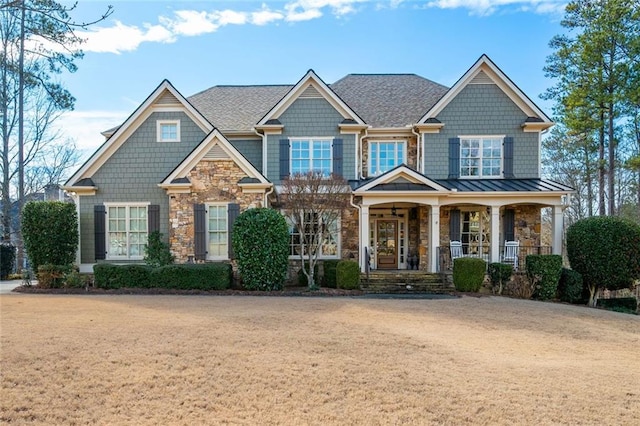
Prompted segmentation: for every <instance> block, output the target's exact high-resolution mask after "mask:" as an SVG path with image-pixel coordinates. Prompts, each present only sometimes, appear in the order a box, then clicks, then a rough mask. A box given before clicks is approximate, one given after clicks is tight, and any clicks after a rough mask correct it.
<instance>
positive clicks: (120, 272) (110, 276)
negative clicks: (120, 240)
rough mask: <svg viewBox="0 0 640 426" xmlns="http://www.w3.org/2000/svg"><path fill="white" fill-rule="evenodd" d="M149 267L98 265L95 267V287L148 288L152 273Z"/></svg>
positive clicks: (137, 265)
mask: <svg viewBox="0 0 640 426" xmlns="http://www.w3.org/2000/svg"><path fill="white" fill-rule="evenodd" d="M152 270H153V268H152V267H151V266H148V265H139V264H131V265H113V264H111V263H98V264H97V265H94V267H93V275H94V279H95V285H96V287H98V288H106V289H110V288H111V289H115V288H126V287H132V288H148V287H152V285H151V271H152Z"/></svg>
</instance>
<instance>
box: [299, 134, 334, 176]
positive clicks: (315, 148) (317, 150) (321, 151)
mask: <svg viewBox="0 0 640 426" xmlns="http://www.w3.org/2000/svg"><path fill="white" fill-rule="evenodd" d="M289 141H290V146H291V148H290V149H291V152H290V156H289V158H290V168H289V170H290V172H291V174H292V175H294V174H296V173H300V174H305V173H308V172H310V171H314V172H322V174H323V175H326V176H329V175H330V174H331V172H332V171H333V170H332V164H333V152H332V151H333V149H332V148H333V138H291V139H289Z"/></svg>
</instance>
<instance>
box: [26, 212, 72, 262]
mask: <svg viewBox="0 0 640 426" xmlns="http://www.w3.org/2000/svg"><path fill="white" fill-rule="evenodd" d="M22 233H23V236H24V246H25V249H26V251H27V256H29V260H30V261H31V267H32V269H33V270H34V271H37V270H38V267H39V266H40V265H44V264H46V263H49V264H52V265H71V264H72V263H73V261H74V260H75V257H76V250H77V248H78V215H77V214H76V206H75V204H72V203H63V202H60V201H35V202H30V203H27V205H26V206H25V207H24V212H23V215H22Z"/></svg>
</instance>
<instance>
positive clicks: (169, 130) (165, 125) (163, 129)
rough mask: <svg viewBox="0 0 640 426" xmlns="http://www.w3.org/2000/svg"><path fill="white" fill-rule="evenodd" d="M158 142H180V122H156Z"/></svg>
mask: <svg viewBox="0 0 640 426" xmlns="http://www.w3.org/2000/svg"><path fill="white" fill-rule="evenodd" d="M157 123H158V124H157V134H158V138H157V139H158V142H180V120H158V122H157Z"/></svg>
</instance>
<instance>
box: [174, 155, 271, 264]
mask: <svg viewBox="0 0 640 426" xmlns="http://www.w3.org/2000/svg"><path fill="white" fill-rule="evenodd" d="M246 176H247V175H246V173H245V172H243V171H242V169H240V167H238V165H237V164H236V163H235V162H234V161H232V160H222V161H201V162H200V163H198V164H197V165H196V167H195V168H194V169H193V170H191V172H190V174H189V180H190V181H191V183H192V189H191V193H189V194H172V195H171V196H170V199H169V228H170V229H169V244H170V247H171V252H172V253H173V254H174V255H175V256H176V261H177V262H186V261H187V260H188V258H189V256H193V255H194V249H195V248H194V224H193V205H194V204H206V203H220V202H222V203H237V204H239V205H240V211H243V210H246V209H247V208H251V207H263V194H262V193H258V194H256V193H243V192H242V188H240V186H239V185H238V181H239V180H240V179H242V178H243V177H246Z"/></svg>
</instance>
